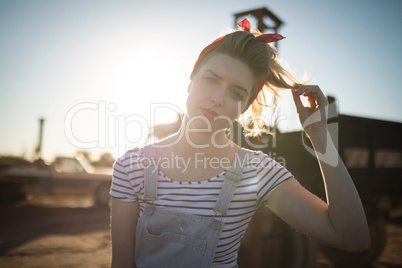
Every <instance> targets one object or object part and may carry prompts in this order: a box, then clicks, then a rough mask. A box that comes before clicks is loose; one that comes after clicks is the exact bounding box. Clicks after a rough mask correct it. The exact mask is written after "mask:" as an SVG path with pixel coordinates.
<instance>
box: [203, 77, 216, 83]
mask: <svg viewBox="0 0 402 268" xmlns="http://www.w3.org/2000/svg"><path fill="white" fill-rule="evenodd" d="M204 79H205V80H206V81H207V82H208V83H213V84H216V83H218V79H216V78H214V77H206V78H204Z"/></svg>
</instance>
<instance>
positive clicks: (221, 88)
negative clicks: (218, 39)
mask: <svg viewBox="0 0 402 268" xmlns="http://www.w3.org/2000/svg"><path fill="white" fill-rule="evenodd" d="M254 79H255V78H254V75H253V73H252V71H251V70H250V68H249V67H248V66H247V65H246V64H245V63H243V62H242V61H240V60H238V59H235V58H233V57H231V56H228V55H225V54H216V55H214V56H213V57H211V58H210V59H208V61H207V62H206V63H204V64H203V66H202V67H201V68H200V70H199V71H198V73H197V75H196V76H195V77H194V79H193V81H192V82H191V84H190V90H189V95H188V98H187V113H188V116H189V119H190V120H193V121H192V122H191V123H192V124H195V125H192V126H195V127H197V126H198V127H200V128H203V129H205V128H206V127H208V126H211V131H214V130H218V129H222V128H227V127H229V126H230V125H231V124H232V123H233V121H234V120H235V119H236V118H237V117H238V116H239V115H240V114H241V112H242V111H243V110H244V108H245V106H246V104H247V101H248V99H249V98H250V94H251V91H252V88H253V82H254ZM206 124H207V125H206Z"/></svg>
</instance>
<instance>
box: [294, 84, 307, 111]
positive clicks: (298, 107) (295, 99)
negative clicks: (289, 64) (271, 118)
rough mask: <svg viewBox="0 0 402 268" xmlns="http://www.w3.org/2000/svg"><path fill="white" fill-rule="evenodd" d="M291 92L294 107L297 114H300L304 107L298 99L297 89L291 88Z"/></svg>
mask: <svg viewBox="0 0 402 268" xmlns="http://www.w3.org/2000/svg"><path fill="white" fill-rule="evenodd" d="M291 91H292V96H293V101H294V103H295V105H296V109H297V112H298V113H300V111H301V110H302V109H303V108H304V105H303V103H302V102H301V99H300V95H299V94H298V92H297V88H292V89H291Z"/></svg>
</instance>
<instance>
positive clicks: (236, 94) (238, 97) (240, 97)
mask: <svg viewBox="0 0 402 268" xmlns="http://www.w3.org/2000/svg"><path fill="white" fill-rule="evenodd" d="M231 94H232V96H233V97H234V98H235V99H236V100H239V101H243V99H244V97H243V94H241V93H239V92H238V91H237V90H232V91H231Z"/></svg>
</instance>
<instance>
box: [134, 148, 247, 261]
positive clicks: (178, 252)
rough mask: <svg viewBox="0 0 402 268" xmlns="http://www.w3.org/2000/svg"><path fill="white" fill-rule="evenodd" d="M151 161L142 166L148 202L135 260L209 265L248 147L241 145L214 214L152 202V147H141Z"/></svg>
mask: <svg viewBox="0 0 402 268" xmlns="http://www.w3.org/2000/svg"><path fill="white" fill-rule="evenodd" d="M144 153H145V156H146V157H147V158H151V161H150V163H151V164H150V165H148V167H146V168H145V178H144V188H145V189H144V191H145V193H144V198H145V200H146V202H147V204H146V205H145V210H144V212H143V213H142V215H141V217H140V220H139V222H138V224H137V230H136V247H135V263H136V265H137V267H142V268H154V267H157V268H160V267H172V268H181V267H182V268H189V267H210V266H211V264H212V260H213V257H214V254H215V249H216V246H217V244H218V241H219V238H220V234H221V232H222V229H223V226H224V224H223V222H222V216H223V215H225V214H226V213H227V210H228V207H229V205H230V202H231V200H232V197H233V194H234V192H235V190H236V187H237V185H238V183H239V182H240V180H241V175H242V171H243V166H244V162H245V161H244V157H245V155H246V154H247V151H246V150H244V149H242V150H240V152H239V153H238V154H237V160H240V161H237V162H236V161H235V164H233V165H232V166H231V167H230V169H229V170H228V171H227V173H226V178H225V182H224V184H223V187H222V190H221V192H220V194H219V197H218V200H217V202H216V204H215V208H214V212H215V217H203V216H197V215H192V214H187V213H181V212H176V211H169V210H167V209H160V208H157V207H156V206H154V204H153V203H154V201H155V200H156V199H157V191H158V185H157V182H158V170H157V168H155V163H156V161H152V159H156V152H155V148H153V147H151V146H150V145H148V146H145V147H144Z"/></svg>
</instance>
